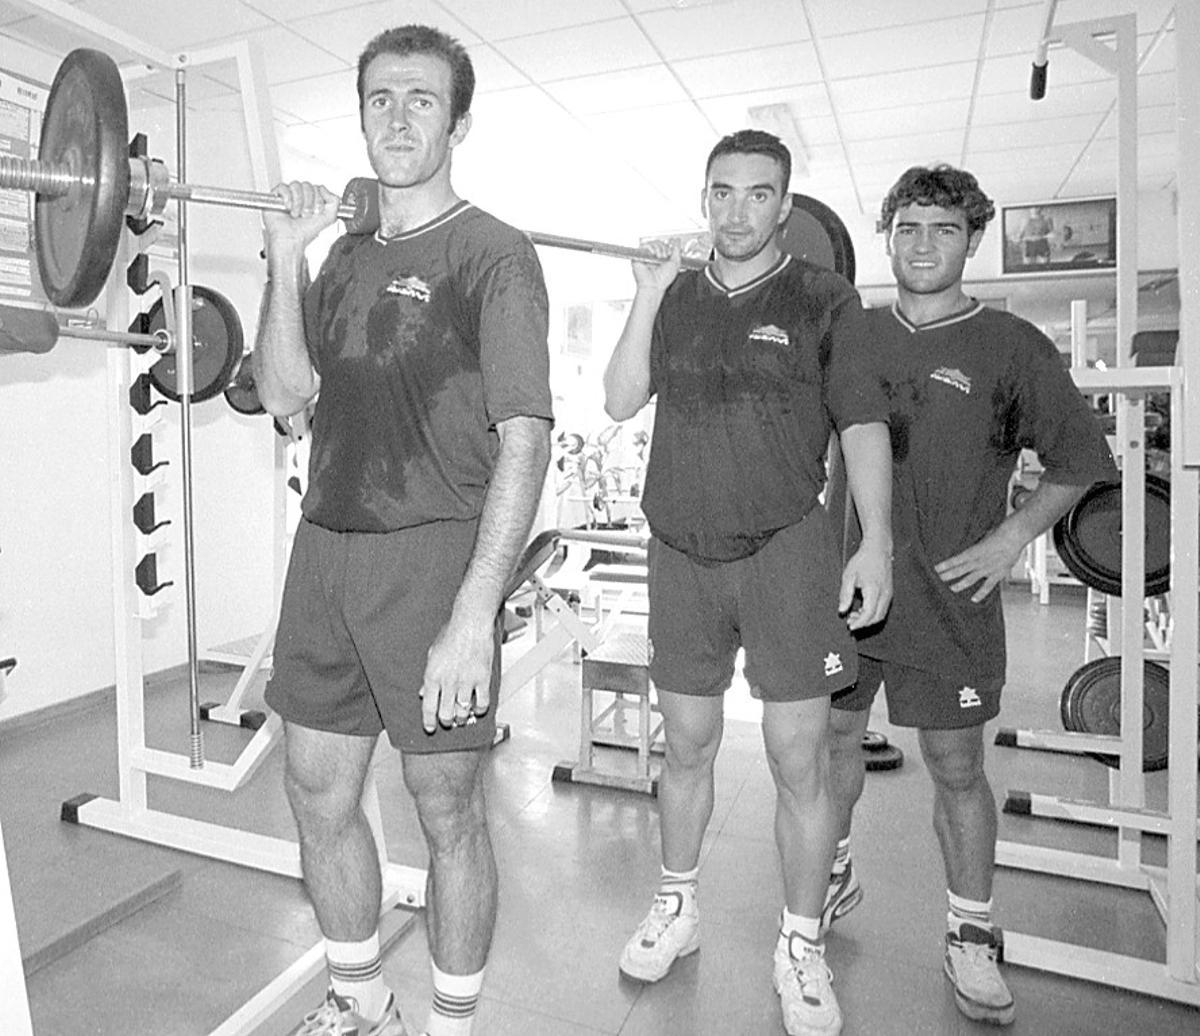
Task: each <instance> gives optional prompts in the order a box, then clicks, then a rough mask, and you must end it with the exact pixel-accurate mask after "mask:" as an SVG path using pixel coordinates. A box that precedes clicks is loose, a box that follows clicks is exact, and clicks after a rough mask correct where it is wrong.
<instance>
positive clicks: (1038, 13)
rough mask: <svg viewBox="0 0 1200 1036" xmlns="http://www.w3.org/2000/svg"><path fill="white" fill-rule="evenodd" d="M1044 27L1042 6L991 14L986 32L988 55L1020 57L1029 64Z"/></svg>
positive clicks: (1031, 61) (1018, 8) (1028, 5)
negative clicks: (1017, 55) (1020, 55)
mask: <svg viewBox="0 0 1200 1036" xmlns="http://www.w3.org/2000/svg"><path fill="white" fill-rule="evenodd" d="M1045 24H1046V5H1045V4H1041V3H1039V4H1026V5H1024V6H1021V7H1010V8H1005V9H1003V10H997V11H994V12H993V13H992V22H991V26H990V27H989V29H988V40H987V51H986V53H987V56H988V57H999V56H1001V55H1004V54H1022V55H1024V56H1025V58H1026V59H1027V60H1028V61H1029V63H1030V64H1032V63H1033V52H1034V50H1035V48H1036V47H1037V45H1038V41H1039V39H1040V38H1041V35H1042V28H1043V27H1044V26H1045Z"/></svg>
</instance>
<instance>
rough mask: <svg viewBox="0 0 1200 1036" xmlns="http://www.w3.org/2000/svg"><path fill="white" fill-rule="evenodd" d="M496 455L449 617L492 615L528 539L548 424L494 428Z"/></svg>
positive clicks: (524, 421)
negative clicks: (497, 437)
mask: <svg viewBox="0 0 1200 1036" xmlns="http://www.w3.org/2000/svg"><path fill="white" fill-rule="evenodd" d="M498 430H499V433H500V453H499V455H498V457H497V458H496V468H495V470H494V471H493V472H492V478H491V481H490V482H489V483H488V489H487V496H486V497H485V499H484V504H483V513H482V514H481V516H480V519H479V531H478V533H477V534H476V537H475V550H474V552H473V553H472V555H471V563H470V564H469V565H468V566H467V573H466V575H465V576H464V577H463V583H462V586H461V588H460V589H459V592H458V596H457V598H456V600H455V605H454V609H455V612H465V613H471V614H476V615H479V614H486V615H488V616H493V615H495V614H496V612H498V611H499V610H500V606H501V605H502V604H503V603H504V587H505V584H506V583H507V582H508V578H509V576H510V575H511V574H512V571H513V569H514V568H515V567H516V563H517V560H518V559H519V558H520V556H521V552H522V551H523V550H524V549H525V544H526V543H527V542H528V540H529V530H530V528H531V527H532V525H533V519H534V515H535V514H536V513H537V507H538V502H539V501H540V500H541V496H542V486H543V484H544V483H545V479H546V468H547V466H548V465H549V463H550V422H549V421H546V420H543V419H542V418H537V417H514V418H510V419H509V420H507V421H505V422H503V423H502V424H501V425H500V426H499V429H498Z"/></svg>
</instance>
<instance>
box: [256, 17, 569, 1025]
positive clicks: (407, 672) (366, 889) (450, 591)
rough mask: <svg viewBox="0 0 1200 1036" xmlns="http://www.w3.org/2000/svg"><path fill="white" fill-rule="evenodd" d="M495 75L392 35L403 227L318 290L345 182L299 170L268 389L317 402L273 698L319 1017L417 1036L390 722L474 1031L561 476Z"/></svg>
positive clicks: (436, 930) (362, 64) (446, 976)
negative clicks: (507, 182) (404, 981)
mask: <svg viewBox="0 0 1200 1036" xmlns="http://www.w3.org/2000/svg"><path fill="white" fill-rule="evenodd" d="M474 82H475V79H474V72H473V70H472V67H471V60H470V58H469V56H468V55H467V53H466V51H465V49H464V48H463V47H462V46H461V44H459V43H458V42H457V41H456V40H453V39H451V38H450V37H448V36H446V35H445V34H443V33H441V32H440V31H438V30H436V29H430V28H427V27H424V26H413V25H409V26H403V27H401V28H398V29H391V30H388V31H387V32H384V33H382V34H380V35H379V36H377V37H376V38H375V39H374V40H372V41H371V42H370V43H369V44H368V46H367V48H366V49H365V50H364V51H363V54H362V56H361V57H360V59H359V66H358V92H359V103H360V112H361V120H362V128H363V135H364V137H365V138H366V142H367V150H368V153H369V156H370V159H371V163H372V166H373V168H374V170H375V173H376V175H377V177H378V179H379V185H380V186H379V203H380V229H379V230H378V232H376V233H375V234H373V235H346V236H343V237H342V238H340V239H339V240H337V241H336V242H335V243H334V245H333V247H332V248H331V249H330V252H329V255H328V257H327V259H326V261H325V263H324V264H323V266H322V268H321V271H320V273H319V275H318V277H317V278H316V280H315V281H314V283H313V284H312V286H311V287H310V288H308V290H307V291H303V292H302V291H301V287H300V286H301V274H302V270H303V263H304V249H305V247H306V246H307V245H308V244H309V243H310V242H311V241H312V240H313V239H314V238H315V237H316V236H317V234H319V233H320V232H321V231H322V230H324V229H325V228H326V227H328V226H329V225H330V224H332V223H333V222H334V221H335V219H336V218H337V208H338V202H339V199H338V197H337V196H336V195H334V194H332V193H331V192H329V191H327V190H325V189H324V188H319V187H314V186H313V185H311V184H301V183H292V184H286V185H281V186H280V187H278V188H277V189H276V192H277V193H278V194H279V196H280V197H281V198H282V199H283V200H284V201H285V203H286V204H287V209H288V211H287V212H286V213H282V214H267V215H265V216H264V223H265V225H266V230H267V258H268V270H269V275H270V281H269V284H268V288H267V295H266V300H265V307H264V311H263V317H262V321H261V324H260V328H259V337H258V344H257V348H256V349H255V354H254V355H255V373H256V376H257V384H258V388H259V392H260V394H261V397H262V401H263V404H264V406H265V407H266V408H267V410H268V411H270V412H271V413H272V414H275V415H277V416H287V415H290V414H293V413H296V412H298V411H300V410H301V409H303V408H304V407H305V406H307V405H308V403H309V402H310V400H312V399H313V398H314V397H316V398H317V402H316V409H315V412H314V415H313V424H312V444H311V455H310V458H309V484H308V489H307V492H306V494H305V497H304V500H303V503H302V511H303V519H302V521H301V523H300V526H299V528H298V529H297V530H296V535H295V538H294V541H293V544H292V552H291V558H290V560H289V565H288V575H287V581H286V584H285V587H284V594H283V602H282V606H281V610H280V619H279V629H278V633H277V636H276V641H275V652H274V674H273V676H272V679H271V682H270V684H269V685H268V688H267V694H266V699H267V702H268V704H269V705H270V706H271V707H272V708H273V709H275V710H276V711H277V712H278V713H279V715H280V716H281V717H282V718H283V720H284V724H285V733H286V739H287V769H286V775H285V782H286V788H287V792H288V799H289V802H290V803H291V806H292V811H293V813H294V814H295V817H296V823H297V827H298V829H299V832H300V859H301V865H302V869H303V872H304V880H305V885H306V887H307V889H308V892H309V896H310V898H311V899H312V902H313V906H314V908H315V910H316V914H317V920H318V922H319V923H320V926H321V931H322V934H323V935H324V936H325V955H326V960H327V965H328V972H329V982H330V988H329V991H328V993H327V994H326V998H325V1002H324V1003H323V1004H322V1005H321V1007H320V1008H319V1009H317V1010H316V1011H313V1012H312V1013H310V1014H309V1015H308V1017H307V1018H306V1019H305V1021H304V1024H303V1026H302V1029H301V1031H302V1032H304V1033H306V1034H308V1033H311V1034H317V1033H330V1034H334V1033H350V1032H355V1033H362V1034H363V1036H368V1034H369V1036H402V1034H404V1033H406V1032H407V1031H409V1030H407V1029H406V1028H405V1025H404V1022H403V1020H402V1019H401V1016H400V1009H399V1006H398V1005H397V1003H396V999H395V997H394V996H393V994H392V993H391V992H390V991H389V989H388V988H387V986H386V985H385V984H384V981H383V973H382V967H381V961H380V945H379V932H378V921H379V908H380V895H381V886H380V866H379V854H378V848H377V846H376V843H375V840H374V837H373V835H372V831H371V829H370V827H369V826H368V824H367V820H366V818H365V816H364V814H363V811H362V807H361V800H362V795H363V788H364V781H365V778H366V774H367V770H368V767H369V765H370V761H371V756H372V752H373V750H374V748H375V745H376V742H377V740H378V736H379V734H380V733H381V732H383V731H386V732H387V735H388V738H389V740H390V741H391V743H392V745H393V746H395V747H396V748H398V749H399V750H400V751H401V754H402V760H403V767H404V779H405V785H406V786H407V788H408V790H409V792H410V793H411V794H412V796H413V799H414V802H415V805H416V810H417V815H418V819H419V821H420V826H421V830H422V832H423V833H424V835H425V838H426V841H427V843H428V847H429V882H428V896H429V901H428V902H427V903H426V906H427V907H428V933H427V934H428V936H429V946H430V955H431V958H432V970H433V1005H432V1008H431V1011H430V1014H429V1018H428V1021H427V1023H426V1024H425V1026H424V1031H426V1032H428V1033H430V1034H445V1033H450V1032H453V1033H454V1034H456V1036H459V1034H465V1033H467V1032H469V1030H470V1027H471V1025H472V1022H473V1018H474V1015H475V1008H476V1004H477V1002H478V999H479V993H480V989H481V988H482V984H483V974H484V964H485V962H486V959H487V954H488V947H489V945H490V943H491V936H492V928H493V925H494V923H495V916H496V884H497V883H496V865H495V860H494V857H493V854H492V848H491V842H490V840H489V836H488V829H487V823H486V817H485V810H484V800H483V786H482V777H481V763H482V760H483V757H484V755H485V752H486V750H487V748H488V747H489V746H490V745H491V742H492V735H493V733H494V713H495V710H494V707H493V705H494V700H493V698H494V694H495V690H496V687H497V686H498V675H499V654H498V644H499V637H498V629H499V627H498V615H499V613H500V610H501V607H502V604H503V600H502V598H503V588H504V585H505V583H506V581H507V579H508V576H509V574H510V572H511V571H512V569H513V566H514V564H515V562H516V559H517V557H518V555H519V554H520V551H521V550H522V548H523V547H524V545H525V541H526V538H527V536H528V534H529V529H530V525H531V523H532V520H533V512H534V509H535V507H536V505H537V501H538V498H539V495H540V492H541V487H542V482H543V479H544V477H545V471H546V465H547V461H548V458H549V447H550V439H549V429H550V419H551V409H550V392H549V377H548V368H549V354H548V349H547V345H546V327H547V308H548V307H547V301H546V289H545V284H544V282H543V279H542V273H541V268H540V266H539V264H538V260H537V257H536V255H535V253H534V250H533V246H532V244H531V243H530V241H529V240H528V238H527V237H525V236H524V235H523V234H521V233H520V232H519V231H517V230H515V229H513V228H512V227H509V226H506V225H505V224H503V223H501V222H500V221H499V220H497V219H495V218H494V217H492V216H490V215H488V214H487V213H484V212H481V211H480V210H478V209H476V208H474V207H473V206H472V205H470V204H469V203H468V202H465V201H463V200H461V199H460V198H459V197H458V196H457V195H456V194H455V192H454V189H453V186H452V184H451V178H450V167H451V155H452V152H453V149H454V148H455V147H456V146H457V145H458V144H459V143H460V142H461V141H462V139H463V138H464V137H465V136H466V134H467V131H468V129H469V127H470V124H471V116H470V112H469V109H470V103H471V95H472V91H473V89H474ZM318 389H319V390H320V394H319V396H318V395H317V393H318Z"/></svg>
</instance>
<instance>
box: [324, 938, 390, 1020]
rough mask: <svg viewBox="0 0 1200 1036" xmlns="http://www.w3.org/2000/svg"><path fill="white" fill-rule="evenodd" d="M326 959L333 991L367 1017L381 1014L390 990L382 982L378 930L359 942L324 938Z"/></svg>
mask: <svg viewBox="0 0 1200 1036" xmlns="http://www.w3.org/2000/svg"><path fill="white" fill-rule="evenodd" d="M325 960H326V962H327V964H328V967H329V984H330V985H331V986H332V987H333V991H334V992H335V993H337V995H338V996H340V997H342V998H343V999H347V1000H353V1001H354V1010H355V1012H356V1013H357V1014H358V1015H360V1016H361V1017H363V1018H366V1019H367V1020H368V1021H376V1020H378V1019H379V1018H382V1017H383V1012H384V1009H385V1008H386V1007H387V1005H388V997H389V996H391V993H390V991H389V990H388V987H387V986H386V985H384V983H383V961H382V960H381V959H380V956H379V933H378V932H375V934H374V935H372V936H371V937H370V938H369V939H364V940H363V941H362V942H337V941H335V940H333V939H326V940H325Z"/></svg>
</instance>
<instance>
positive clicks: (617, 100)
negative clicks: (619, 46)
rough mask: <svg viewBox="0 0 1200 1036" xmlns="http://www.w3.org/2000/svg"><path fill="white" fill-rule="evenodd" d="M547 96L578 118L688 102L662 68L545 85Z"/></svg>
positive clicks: (634, 69) (643, 69)
mask: <svg viewBox="0 0 1200 1036" xmlns="http://www.w3.org/2000/svg"><path fill="white" fill-rule="evenodd" d="M546 92H547V93H548V94H550V96H551V97H553V98H554V99H555V100H557V101H558V102H559V103H560V104H562V105H563V106H564V107H566V108H568V109H569V110H571V111H573V112H575V113H577V114H580V115H589V114H594V113H596V112H620V111H628V110H630V109H635V108H655V107H658V106H659V105H663V104H671V103H679V102H684V101H687V99H688V96H687V93H686V92H685V91H684V89H683V87H681V86H680V85H679V81H678V80H677V79H676V78H675V77H674V76H673V75H671V73H670V72H669V71H668V70H667V68H666V66H665V65H652V66H650V67H649V68H631V69H626V70H624V71H622V72H608V73H606V74H604V75H599V76H582V77H580V78H578V79H562V80H559V81H558V82H554V83H548V84H547V85H546Z"/></svg>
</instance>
